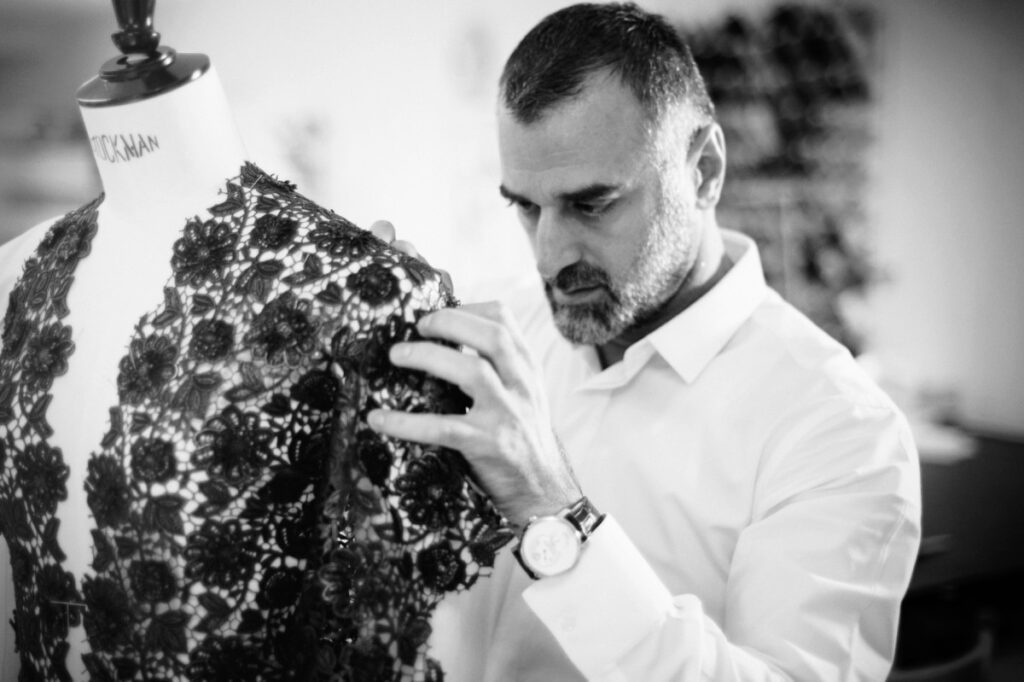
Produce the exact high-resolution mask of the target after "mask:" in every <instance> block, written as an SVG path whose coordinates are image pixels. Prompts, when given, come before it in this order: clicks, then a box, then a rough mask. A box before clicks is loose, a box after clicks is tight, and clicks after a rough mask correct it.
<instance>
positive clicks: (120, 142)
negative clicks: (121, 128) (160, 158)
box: [89, 133, 160, 163]
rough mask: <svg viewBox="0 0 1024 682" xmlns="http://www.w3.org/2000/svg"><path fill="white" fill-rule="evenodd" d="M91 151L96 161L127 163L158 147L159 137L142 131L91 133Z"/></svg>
mask: <svg viewBox="0 0 1024 682" xmlns="http://www.w3.org/2000/svg"><path fill="white" fill-rule="evenodd" d="M89 141H90V142H91V143H92V153H93V156H95V157H96V160H97V161H104V162H106V163H127V162H128V161H133V160H135V159H139V158H142V157H143V156H145V155H146V154H151V153H153V152H155V151H158V150H159V149H160V138H158V137H157V136H156V135H143V134H142V133H128V134H114V135H93V136H92V137H91V138H89Z"/></svg>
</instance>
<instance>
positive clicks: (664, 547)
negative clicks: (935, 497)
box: [370, 4, 920, 681]
mask: <svg viewBox="0 0 1024 682" xmlns="http://www.w3.org/2000/svg"><path fill="white" fill-rule="evenodd" d="M713 115H714V111H713V107H712V105H711V103H710V102H709V101H708V98H707V94H706V92H705V89H704V85H703V83H702V80H701V77H700V75H699V73H698V72H697V69H696V67H695V66H694V64H693V61H692V58H691V56H690V54H689V51H688V49H687V48H686V47H685V46H684V45H683V44H682V43H681V42H680V40H679V38H678V37H677V36H676V34H675V33H674V32H673V30H672V29H671V28H670V27H669V26H668V25H667V24H666V23H665V22H664V21H663V20H662V19H660V18H659V17H656V16H652V15H649V14H647V13H645V12H643V11H642V10H640V9H638V8H637V7H635V6H633V5H618V4H609V5H577V6H573V7H569V8H566V9H564V10H561V11H558V12H556V13H554V14H552V15H551V16H549V17H547V18H546V19H544V20H543V21H542V22H541V23H540V24H539V25H538V26H537V27H535V28H534V29H533V30H532V31H531V32H530V33H529V34H528V35H527V36H526V37H525V38H524V39H523V40H522V42H521V43H520V44H519V46H518V47H517V48H516V49H515V51H514V52H513V54H512V55H511V57H510V58H509V60H508V62H507V63H506V65H505V69H504V72H503V74H502V77H501V94H500V103H499V111H498V134H499V140H498V141H499V148H500V156H501V169H502V180H501V193H502V195H503V196H504V197H506V198H507V199H508V200H509V201H510V202H511V203H512V204H513V205H514V206H515V208H516V210H517V211H518V213H519V218H520V221H521V222H522V225H523V227H524V229H525V232H526V235H527V237H528V238H529V240H530V244H531V246H532V248H533V253H534V257H535V259H536V263H537V269H538V271H539V273H540V275H541V277H542V279H543V283H544V287H543V291H544V292H545V294H546V298H547V305H545V303H544V301H543V298H542V297H540V296H539V295H535V296H533V297H532V298H527V299H523V298H522V297H516V298H515V300H514V301H513V302H512V303H511V304H510V305H509V306H508V307H505V306H502V305H499V304H481V305H470V306H465V307H464V308H461V309H452V310H443V311H439V312H437V313H434V314H432V315H430V316H428V317H425V318H423V320H422V321H421V322H420V324H419V328H420V331H421V332H422V333H423V334H424V335H425V336H426V337H428V338H431V339H439V340H443V341H447V342H453V343H455V344H460V345H462V346H463V347H464V348H466V349H469V351H471V352H460V351H458V350H455V349H453V348H451V347H450V346H447V345H440V344H436V343H433V342H431V341H423V342H415V343H406V344H398V345H396V346H395V347H394V348H393V350H392V355H391V357H392V361H393V362H394V363H395V364H397V365H400V366H403V367H409V368H415V369H420V370H424V371H427V372H429V373H431V374H434V375H436V376H438V377H441V378H444V379H446V380H448V381H451V382H453V383H455V384H457V385H458V386H460V387H461V388H462V390H463V391H465V392H466V393H467V394H468V395H469V396H470V397H471V398H472V399H473V406H472V408H471V409H470V410H469V412H468V413H466V414H465V415H423V414H404V413H396V412H386V411H375V412H373V413H371V415H370V423H371V424H372V425H373V426H374V428H376V429H378V430H379V431H381V432H383V433H387V434H390V435H392V436H395V437H399V438H406V439H411V440H416V441H423V442H427V443H436V444H441V445H445V446H449V447H452V448H455V449H457V450H459V451H461V452H462V453H463V454H464V455H465V457H466V459H467V460H468V461H469V463H470V465H471V466H472V469H473V471H474V473H475V475H476V477H477V478H478V480H479V481H480V483H481V485H482V486H483V487H484V488H485V489H486V490H487V491H488V492H489V493H490V494H491V496H492V497H493V499H494V500H495V502H496V504H497V505H498V507H499V509H501V511H502V512H503V513H504V514H505V515H506V517H507V518H508V519H509V521H510V522H511V523H512V524H514V525H515V526H516V527H517V528H519V529H525V530H523V535H522V537H521V539H520V541H519V546H518V547H517V548H516V551H515V552H514V553H513V552H508V551H506V552H503V553H502V554H500V555H499V557H498V559H497V562H496V565H495V570H494V573H493V575H492V577H491V578H490V579H489V580H486V581H481V582H480V583H478V584H477V585H476V586H475V587H474V588H473V589H472V590H470V591H468V592H466V593H462V594H458V595H452V596H451V597H450V598H448V599H447V600H446V602H445V603H444V604H442V608H441V609H440V610H439V612H438V614H437V617H436V618H435V638H434V641H435V650H436V653H437V654H438V656H439V657H440V659H441V661H442V663H443V664H444V666H445V668H446V670H447V671H448V673H449V675H450V679H455V680H567V679H579V678H580V677H581V676H582V677H586V678H590V679H607V680H663V679H673V680H676V679H678V680H876V681H877V680H884V679H885V677H886V675H887V673H888V670H889V667H890V664H891V660H892V656H893V650H894V646H895V634H896V625H897V619H898V612H899V604H900V600H901V598H902V596H903V593H904V591H905V589H906V587H907V583H908V581H909V578H910V572H911V568H912V565H913V561H914V557H915V555H916V550H917V546H918V542H919V536H920V522H919V514H920V512H919V510H920V492H919V482H918V471H917V459H916V452H915V449H914V445H913V442H912V440H911V436H910V433H909V431H908V429H907V426H906V423H905V421H904V419H903V417H902V416H901V415H900V414H899V412H898V410H897V409H896V408H895V406H894V405H893V404H892V403H891V402H890V401H889V399H888V398H886V397H885V396H884V395H883V394H882V393H881V391H880V390H879V389H878V388H877V387H875V386H874V385H873V384H872V383H871V382H870V381H869V380H868V379H867V378H866V376H865V375H864V374H863V373H862V372H861V371H860V370H859V368H858V366H857V364H856V363H855V361H854V360H853V359H852V358H851V357H850V355H849V354H848V353H847V352H846V350H845V349H843V348H842V347H841V346H840V345H839V344H837V343H836V342H834V341H833V340H832V339H830V338H828V337H827V336H826V335H825V334H824V333H823V332H821V331H820V330H818V329H817V328H816V327H814V326H813V325H812V324H811V323H810V322H809V321H808V320H807V319H806V318H805V317H803V316H802V315H801V314H800V313H798V312H797V311H796V310H794V309H793V308H792V307H791V306H789V305H788V304H786V303H785V302H783V301H782V300H781V299H780V298H779V296H778V295H777V294H775V293H774V292H772V291H770V290H769V289H768V288H767V287H766V285H765V283H764V279H763V275H762V271H761V266H760V262H759V260H758V255H757V251H756V248H755V246H754V244H753V243H752V242H751V241H750V240H749V239H747V238H745V237H743V236H741V235H739V234H736V233H733V232H729V231H727V230H723V229H721V228H719V226H718V225H717V223H716V219H715V206H716V204H717V202H718V199H719V195H720V191H721V187H722V182H723V179H724V176H725V166H726V160H725V144H724V140H723V135H722V131H721V129H720V128H719V126H718V125H717V124H716V123H715V121H714V118H713ZM538 289H539V287H538ZM538 293H539V292H538ZM584 495H585V496H586V497H585V498H584ZM535 517H540V518H539V520H538V519H536V518H535ZM567 531H568V532H567ZM577 538H583V544H582V547H577V546H576V544H574V543H575V540H576V539H577ZM513 554H515V556H514V555H513ZM517 559H518V561H517Z"/></svg>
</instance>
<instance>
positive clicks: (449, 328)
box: [417, 304, 529, 385]
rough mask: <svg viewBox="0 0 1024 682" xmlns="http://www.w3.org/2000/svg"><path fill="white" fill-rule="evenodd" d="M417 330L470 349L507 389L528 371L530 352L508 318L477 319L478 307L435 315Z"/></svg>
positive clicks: (478, 316)
mask: <svg viewBox="0 0 1024 682" xmlns="http://www.w3.org/2000/svg"><path fill="white" fill-rule="evenodd" d="M417 327H418V329H419V331H420V333H421V334H423V335H424V336H426V337H434V338H441V339H444V340H446V341H451V342H453V343H456V344H458V345H461V346H466V347H467V348H472V349H473V350H474V351H476V352H477V353H479V354H480V355H481V356H483V357H485V358H487V360H489V361H490V362H491V364H492V365H494V368H495V370H497V372H498V375H499V376H500V377H501V379H502V380H503V381H504V382H505V383H506V384H508V385H513V384H517V383H520V382H519V381H518V380H517V377H519V376H520V374H521V373H522V372H523V371H526V370H528V369H529V352H528V351H527V350H526V344H525V342H524V341H523V340H522V338H521V336H520V335H519V333H518V331H517V328H516V326H515V323H514V322H513V321H511V320H510V319H508V318H507V317H500V316H495V317H491V316H483V315H480V314H479V312H478V306H477V304H469V305H465V306H462V307H461V308H444V309H441V310H438V311H435V312H433V313H431V314H430V315H427V316H425V317H423V318H422V319H421V320H420V321H419V324H418V325H417Z"/></svg>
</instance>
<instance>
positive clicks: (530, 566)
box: [512, 497, 604, 580]
mask: <svg viewBox="0 0 1024 682" xmlns="http://www.w3.org/2000/svg"><path fill="white" fill-rule="evenodd" d="M602 521H604V514H601V513H600V512H598V511H597V509H595V508H594V505H592V504H591V503H590V500H588V499H587V498H586V497H582V498H580V500H579V501H578V502H575V503H573V504H571V505H569V506H568V507H565V508H564V509H562V510H561V511H559V512H557V513H555V514H552V515H550V516H533V517H531V518H530V520H529V521H527V523H526V528H524V529H523V534H522V535H520V536H519V543H518V544H517V545H516V547H515V549H513V550H512V553H513V554H514V555H515V557H516V559H518V560H519V564H520V565H521V566H522V567H523V570H524V571H526V574H527V575H528V576H530V577H531V578H533V579H534V580H539V579H540V578H550V577H552V576H556V575H560V574H562V573H565V572H566V571H568V570H569V569H570V568H572V567H573V566H575V565H576V562H577V561H579V559H580V553H581V552H582V551H583V543H585V542H586V541H587V538H589V537H590V535H591V533H593V532H594V530H596V529H597V527H598V526H600V525H601V522H602Z"/></svg>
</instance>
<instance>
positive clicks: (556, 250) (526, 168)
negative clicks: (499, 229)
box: [498, 77, 697, 344]
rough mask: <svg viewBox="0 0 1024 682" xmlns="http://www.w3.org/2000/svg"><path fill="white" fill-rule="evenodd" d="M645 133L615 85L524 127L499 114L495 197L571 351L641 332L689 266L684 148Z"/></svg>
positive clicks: (691, 232) (634, 106)
mask: <svg viewBox="0 0 1024 682" xmlns="http://www.w3.org/2000/svg"><path fill="white" fill-rule="evenodd" d="M682 125H683V124H681V123H680V124H677V125H675V126H673V127H681V126H682ZM650 128H651V124H650V122H649V121H648V120H647V119H646V118H645V116H644V114H643V110H642V109H641V107H640V105H639V103H638V102H637V101H636V99H635V98H634V96H633V94H632V92H630V91H629V89H628V88H626V87H624V86H623V85H621V83H620V82H619V81H618V79H617V78H612V77H601V78H595V79H592V80H591V81H590V82H589V84H588V85H587V87H586V88H585V90H584V91H583V93H582V94H581V96H580V97H579V98H577V99H575V100H573V101H570V102H566V103H564V104H561V105H559V106H558V107H556V108H555V109H553V110H552V111H550V112H548V113H547V114H545V116H544V117H543V118H541V119H540V120H539V121H536V122H534V123H531V124H528V125H523V124H521V123H518V122H517V121H516V120H515V119H514V118H513V117H512V116H511V115H510V114H509V113H508V112H507V111H504V110H502V111H501V112H500V113H499V117H498V144H499V153H500V156H501V168H502V185H501V192H502V194H503V195H504V196H505V197H506V198H508V199H509V200H510V202H511V203H513V204H514V205H515V206H516V209H517V211H518V213H519V219H520V222H521V223H522V224H523V227H524V228H525V230H526V234H527V236H528V237H529V239H530V244H531V246H532V248H533V254H534V258H535V259H536V262H537V269H538V271H539V272H540V275H541V277H542V278H543V280H544V288H545V292H546V293H547V297H548V301H549V302H550V304H551V309H552V311H553V313H554V318H555V323H556V324H557V326H558V329H559V331H560V332H561V333H562V335H563V336H565V337H566V338H567V339H569V340H570V341H573V342H575V343H582V344H599V343H605V342H607V341H609V340H611V339H613V338H615V337H617V336H618V335H619V334H621V333H622V332H623V331H625V330H626V329H628V328H629V327H631V326H633V325H634V324H636V323H637V322H639V321H643V319H644V318H645V316H648V315H650V314H651V313H653V312H654V311H655V310H656V309H657V308H658V307H659V306H660V305H661V304H662V303H663V302H664V301H665V300H666V299H667V298H668V297H669V296H670V295H671V294H672V293H674V292H675V290H676V289H677V288H678V287H679V285H680V283H681V281H682V280H683V278H684V277H685V275H686V273H687V272H688V271H689V269H690V267H691V266H692V264H693V260H694V254H695V252H696V248H697V245H696V243H695V242H696V228H695V227H694V225H693V222H694V208H693V201H694V192H695V185H694V180H693V172H692V170H693V169H692V167H691V166H690V165H689V162H688V160H687V158H686V156H687V149H686V136H685V135H683V134H675V133H674V132H673V131H668V130H666V131H661V133H663V134H658V133H657V131H653V130H650Z"/></svg>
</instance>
